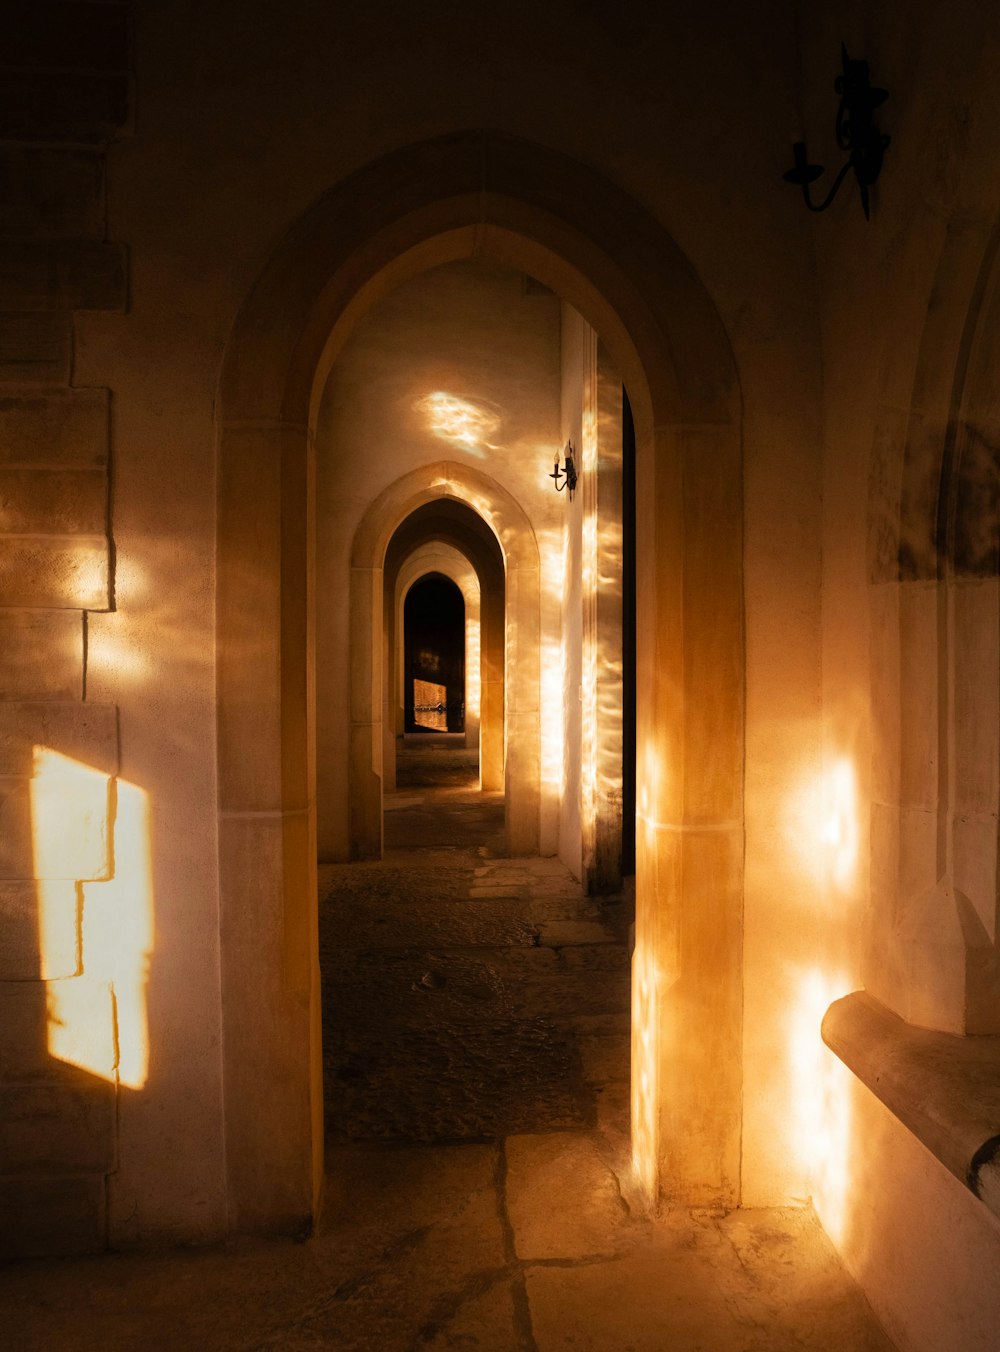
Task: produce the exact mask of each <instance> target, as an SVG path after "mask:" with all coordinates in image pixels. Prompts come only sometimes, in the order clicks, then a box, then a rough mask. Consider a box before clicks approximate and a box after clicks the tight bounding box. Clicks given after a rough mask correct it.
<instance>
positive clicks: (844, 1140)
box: [789, 968, 851, 1242]
mask: <svg viewBox="0 0 1000 1352" xmlns="http://www.w3.org/2000/svg"><path fill="white" fill-rule="evenodd" d="M850 989H851V983H850V982H849V981H847V979H846V978H845V977H842V976H839V975H837V976H829V975H827V974H826V973H824V972H822V971H820V970H819V968H812V969H810V970H809V971H806V972H803V973H801V974H800V975H799V977H798V980H797V982H796V990H795V998H794V1001H793V1005H792V1018H791V1022H790V1025H789V1061H790V1071H791V1078H792V1084H793V1086H794V1111H795V1121H794V1123H793V1131H792V1139H793V1141H794V1148H795V1150H796V1152H797V1154H798V1162H799V1166H800V1168H801V1169H802V1171H803V1175H804V1177H805V1179H806V1181H807V1184H808V1186H809V1188H810V1189H811V1193H812V1200H813V1204H814V1205H815V1207H816V1211H817V1213H818V1214H819V1216H820V1219H821V1220H822V1222H823V1225H824V1227H825V1228H826V1230H827V1232H828V1234H829V1235H830V1237H831V1239H833V1240H834V1242H839V1241H840V1240H841V1239H842V1238H843V1235H844V1224H845V1219H846V1207H847V1189H848V1186H849V1183H850V1174H849V1152H850V1126H851V1122H850V1098H849V1084H848V1077H849V1074H850V1072H849V1071H848V1070H847V1068H846V1066H845V1065H844V1064H843V1062H842V1061H840V1060H839V1058H838V1057H836V1056H834V1054H833V1052H831V1051H830V1049H829V1048H828V1047H827V1046H826V1044H825V1043H824V1042H823V1039H822V1037H821V1035H820V1024H821V1023H822V1021H823V1015H824V1014H825V1013H826V1011H827V1009H828V1008H829V1007H830V1005H831V1004H832V1003H833V1001H834V1000H837V999H839V998H840V997H841V996H842V995H846V994H847V992H848V991H849V990H850Z"/></svg>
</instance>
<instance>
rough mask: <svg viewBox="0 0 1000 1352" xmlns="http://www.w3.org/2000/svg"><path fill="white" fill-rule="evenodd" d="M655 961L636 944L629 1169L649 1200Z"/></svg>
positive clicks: (653, 1164)
mask: <svg viewBox="0 0 1000 1352" xmlns="http://www.w3.org/2000/svg"><path fill="white" fill-rule="evenodd" d="M657 985H658V982H657V969H656V960H655V958H654V957H653V955H652V953H651V952H650V951H649V949H648V947H646V946H645V945H637V946H636V950H635V953H634V954H633V957H632V1110H631V1117H632V1169H633V1171H634V1173H635V1176H636V1179H637V1180H638V1182H639V1184H640V1186H641V1187H642V1188H643V1190H644V1191H645V1193H646V1195H647V1196H648V1197H650V1198H653V1197H655V1195H656V1184H657V1153H658V1150H659V1132H658V1125H657V1104H658V1078H659V1046H658V1043H659V1036H658V1031H659V1029H658V1010H657Z"/></svg>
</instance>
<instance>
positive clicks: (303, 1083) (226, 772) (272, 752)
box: [218, 422, 323, 1233]
mask: <svg viewBox="0 0 1000 1352" xmlns="http://www.w3.org/2000/svg"><path fill="white" fill-rule="evenodd" d="M310 459H311V448H310V440H309V436H308V433H307V431H306V429H305V428H304V427H301V426H296V425H294V424H283V423H280V422H275V423H273V424H270V425H267V424H261V423H253V424H239V423H237V424H230V425H228V426H226V427H225V429H224V431H223V435H222V438H221V442H220V448H219V504H220V508H219V519H218V542H219V569H218V589H219V590H218V604H219V611H220V614H221V615H223V616H224V617H225V623H224V624H221V625H220V633H219V643H218V694H219V720H218V754H219V809H220V811H219V851H220V858H219V863H220V884H221V908H222V921H221V928H222V943H221V955H222V972H221V976H222V988H223V1010H224V1012H226V1013H227V1015H228V1017H226V1018H225V1021H224V1044H223V1049H222V1055H223V1075H224V1084H225V1093H226V1104H227V1110H226V1154H227V1167H228V1172H229V1189H230V1198H231V1224H232V1227H233V1229H235V1230H240V1231H254V1230H278V1231H285V1232H289V1233H294V1232H295V1231H297V1230H300V1229H301V1227H302V1226H303V1225H304V1224H308V1222H309V1219H310V1217H312V1216H313V1215H315V1213H316V1210H317V1207H318V1203H319V1187H320V1182H321V1179H322V1171H321V1168H320V1167H319V1166H320V1165H321V1161H322V1149H323V1126H322V1079H321V1075H320V1073H319V1072H318V1067H317V1066H316V1065H315V1062H314V1054H315V1049H316V1048H318V1047H319V1045H320V1029H319V1022H320V1020H319V973H318V957H317V951H316V940H315V934H316V867H315V858H316V843H315V805H314V796H313V782H314V769H313V766H312V763H311V754H310V748H311V745H312V729H311V706H312V701H311V700H310V697H309V693H310V692H309V682H310V667H311V662H310V660H309V657H310V653H311V647H312V605H311V599H312V585H313V581H312V557H311V552H312V551H311V544H312V542H311V535H310V532H309V531H308V530H303V529H302V523H303V521H304V520H305V519H306V516H307V502H308V491H309V479H310ZM303 658H305V660H303ZM276 898H278V899H279V904H278V905H277V906H276V905H275V899H276ZM304 1071H305V1073H304ZM304 1162H307V1163H308V1168H303V1163H304Z"/></svg>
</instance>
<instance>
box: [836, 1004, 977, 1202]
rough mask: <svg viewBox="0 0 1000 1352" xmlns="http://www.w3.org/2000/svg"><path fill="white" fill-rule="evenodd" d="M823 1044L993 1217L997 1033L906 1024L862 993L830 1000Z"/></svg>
mask: <svg viewBox="0 0 1000 1352" xmlns="http://www.w3.org/2000/svg"><path fill="white" fill-rule="evenodd" d="M822 1034H823V1041H824V1042H825V1043H826V1045H827V1046H828V1047H829V1048H830V1050H831V1051H832V1052H834V1053H835V1054H836V1055H837V1056H838V1057H839V1058H840V1059H841V1061H843V1062H844V1064H845V1065H846V1066H847V1067H848V1069H850V1070H851V1071H853V1073H854V1074H855V1075H856V1076H857V1077H858V1079H859V1080H861V1082H862V1083H863V1084H865V1085H867V1087H868V1088H869V1089H870V1090H871V1091H872V1093H873V1094H874V1095H875V1096H876V1098H878V1099H880V1100H881V1102H882V1103H884V1104H885V1106H886V1107H887V1108H888V1109H889V1111H890V1112H891V1113H893V1114H894V1115H895V1116H896V1117H897V1118H898V1119H899V1120H900V1122H902V1123H903V1125H904V1126H905V1127H907V1128H908V1129H909V1130H910V1131H911V1132H912V1133H913V1134H914V1136H916V1138H917V1140H918V1141H920V1142H922V1144H923V1145H925V1146H926V1147H927V1149H928V1150H929V1151H930V1152H931V1154H932V1155H934V1156H936V1158H937V1159H939V1160H940V1161H941V1163H942V1164H943V1165H944V1166H945V1168H946V1169H948V1170H949V1172H951V1173H952V1174H954V1175H955V1177H956V1178H957V1179H959V1180H960V1181H961V1182H962V1183H964V1184H965V1186H966V1187H967V1188H970V1189H971V1190H972V1192H974V1193H975V1195H976V1196H977V1197H978V1198H979V1199H980V1201H982V1202H983V1203H984V1204H985V1205H986V1206H987V1207H988V1208H989V1209H990V1211H992V1212H993V1213H994V1215H996V1216H1000V1036H994V1035H989V1036H986V1035H976V1036H971V1037H961V1036H959V1035H957V1034H955V1033H935V1032H931V1031H929V1030H928V1029H925V1028H914V1027H912V1026H911V1025H910V1024H908V1023H906V1022H905V1021H904V1020H903V1019H901V1018H899V1016H898V1015H896V1014H893V1013H892V1011H891V1010H889V1009H886V1007H885V1006H884V1005H881V1004H879V1002H878V1001H877V1000H875V999H873V998H872V996H870V995H869V994H867V992H865V991H855V992H854V993H853V994H852V995H845V996H844V997H843V999H841V1000H835V1001H834V1003H833V1004H832V1005H831V1006H830V1008H829V1009H828V1010H827V1012H826V1015H825V1017H824V1019H823V1025H822Z"/></svg>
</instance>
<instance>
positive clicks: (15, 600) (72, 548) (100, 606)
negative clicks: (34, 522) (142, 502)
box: [0, 535, 111, 610]
mask: <svg viewBox="0 0 1000 1352" xmlns="http://www.w3.org/2000/svg"><path fill="white" fill-rule="evenodd" d="M109 583H110V558H109V550H108V542H107V540H106V539H105V538H104V537H103V536H95V535H80V536H73V537H69V538H67V537H60V536H58V535H49V536H31V535H27V536H23V535H22V536H16V535H15V536H8V537H6V538H0V606H18V607H22V606H41V607H53V608H55V609H61V610H108V609H109V608H110V604H111V597H110V590H109Z"/></svg>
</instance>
